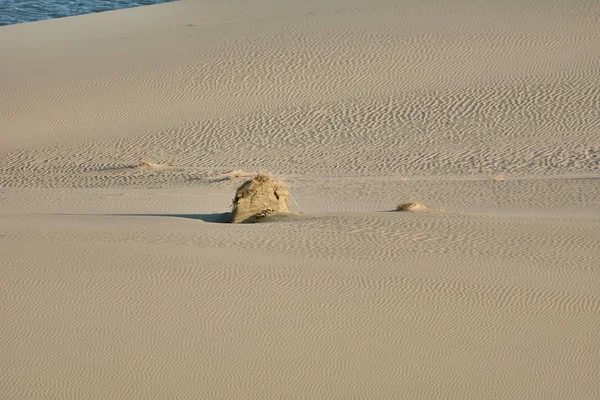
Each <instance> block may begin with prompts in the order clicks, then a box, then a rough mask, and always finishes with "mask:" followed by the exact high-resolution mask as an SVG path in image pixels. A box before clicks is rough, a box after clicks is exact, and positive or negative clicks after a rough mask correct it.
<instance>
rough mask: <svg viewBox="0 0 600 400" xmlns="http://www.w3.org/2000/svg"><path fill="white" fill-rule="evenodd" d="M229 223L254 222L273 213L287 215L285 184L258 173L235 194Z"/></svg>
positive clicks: (288, 203)
mask: <svg viewBox="0 0 600 400" xmlns="http://www.w3.org/2000/svg"><path fill="white" fill-rule="evenodd" d="M232 207H233V210H232V214H231V218H230V219H229V222H231V223H249V222H256V221H257V220H259V219H261V218H264V217H266V216H268V215H271V214H274V213H289V212H290V201H289V191H288V189H287V186H286V184H285V182H283V181H282V180H279V179H275V178H274V177H272V176H271V175H269V174H264V173H259V174H257V175H256V176H254V177H253V178H252V179H250V180H247V181H246V182H244V183H243V184H242V185H241V186H240V187H238V188H237V190H236V192H235V197H234V198H233V205H232Z"/></svg>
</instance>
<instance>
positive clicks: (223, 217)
mask: <svg viewBox="0 0 600 400" xmlns="http://www.w3.org/2000/svg"><path fill="white" fill-rule="evenodd" d="M104 215H110V216H119V217H171V218H185V219H195V220H200V221H204V222H214V223H219V224H223V223H225V222H227V221H228V220H229V218H231V213H230V212H226V213H216V214H104Z"/></svg>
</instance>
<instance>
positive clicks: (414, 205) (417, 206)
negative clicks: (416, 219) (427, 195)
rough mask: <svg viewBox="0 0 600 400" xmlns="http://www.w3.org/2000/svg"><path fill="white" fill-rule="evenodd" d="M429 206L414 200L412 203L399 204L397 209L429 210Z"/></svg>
mask: <svg viewBox="0 0 600 400" xmlns="http://www.w3.org/2000/svg"><path fill="white" fill-rule="evenodd" d="M428 210H429V207H427V206H426V205H425V204H423V203H419V202H418V201H413V202H410V203H402V204H398V207H396V211H415V212H416V211H428Z"/></svg>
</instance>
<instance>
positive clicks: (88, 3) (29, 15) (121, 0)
mask: <svg viewBox="0 0 600 400" xmlns="http://www.w3.org/2000/svg"><path fill="white" fill-rule="evenodd" d="M169 1H174V0H78V1H77V0H0V26H1V25H10V24H19V23H21V22H31V21H40V20H43V19H51V18H60V17H68V16H71V15H80V14H89V13H95V12H101V11H109V10H118V9H121V8H130V7H137V6H145V5H149V4H158V3H168V2H169Z"/></svg>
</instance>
